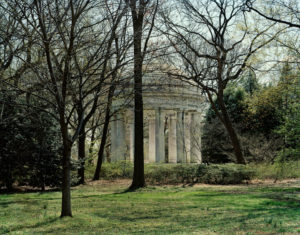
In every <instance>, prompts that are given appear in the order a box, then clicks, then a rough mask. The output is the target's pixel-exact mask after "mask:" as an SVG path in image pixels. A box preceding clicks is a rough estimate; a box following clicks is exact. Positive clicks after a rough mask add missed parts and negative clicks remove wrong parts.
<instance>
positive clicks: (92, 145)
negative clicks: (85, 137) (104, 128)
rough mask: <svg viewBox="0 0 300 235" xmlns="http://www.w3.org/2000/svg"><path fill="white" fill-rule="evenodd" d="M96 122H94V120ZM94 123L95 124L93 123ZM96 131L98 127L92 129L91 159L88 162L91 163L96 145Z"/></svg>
mask: <svg viewBox="0 0 300 235" xmlns="http://www.w3.org/2000/svg"><path fill="white" fill-rule="evenodd" d="M92 123H94V122H92ZM92 125H93V124H92ZM95 133H96V128H95V127H93V129H92V135H91V140H90V141H91V144H90V146H89V157H88V158H89V160H88V163H89V164H91V163H92V162H93V149H94V146H95Z"/></svg>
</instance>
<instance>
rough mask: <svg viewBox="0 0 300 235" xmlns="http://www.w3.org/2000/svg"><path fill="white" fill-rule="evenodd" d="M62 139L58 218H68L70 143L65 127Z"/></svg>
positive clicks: (69, 212) (69, 207)
mask: <svg viewBox="0 0 300 235" xmlns="http://www.w3.org/2000/svg"><path fill="white" fill-rule="evenodd" d="M62 138H63V159H62V161H63V162H62V165H63V178H62V204H61V215H60V217H66V216H70V217H72V211H71V147H72V143H71V141H70V140H69V139H68V131H67V127H65V126H64V127H62Z"/></svg>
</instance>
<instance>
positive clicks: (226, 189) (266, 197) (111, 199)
mask: <svg viewBox="0 0 300 235" xmlns="http://www.w3.org/2000/svg"><path fill="white" fill-rule="evenodd" d="M129 184H130V180H125V181H124V180H123V181H117V182H111V181H110V182H107V181H106V182H105V181H98V183H97V184H92V185H82V186H78V187H75V188H73V189H72V206H73V211H74V217H73V218H63V219H59V208H60V203H61V202H60V198H61V194H60V192H45V193H16V194H4V195H0V234H77V235H79V234H89V235H90V234H249V235H250V234H282V233H285V234H298V233H299V232H300V228H299V221H300V214H299V211H300V207H299V200H300V197H299V195H300V188H299V183H298V184H292V183H291V184H290V185H289V184H287V183H285V184H279V185H278V184H277V185H276V186H274V184H273V186H272V185H271V186H270V185H263V186H262V185H259V186H257V185H249V186H243V185H242V186H205V185H204V186H201V185H200V186H199V185H198V186H194V187H188V186H151V187H149V186H148V187H146V188H144V189H140V190H137V191H135V192H125V190H126V189H127V188H128V186H129Z"/></svg>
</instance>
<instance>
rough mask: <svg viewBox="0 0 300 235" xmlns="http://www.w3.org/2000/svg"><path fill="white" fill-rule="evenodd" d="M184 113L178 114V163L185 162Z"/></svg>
mask: <svg viewBox="0 0 300 235" xmlns="http://www.w3.org/2000/svg"><path fill="white" fill-rule="evenodd" d="M183 120H184V112H183V111H179V112H177V123H176V132H177V133H176V134H177V138H176V140H177V162H180V163H182V162H185V156H184V121H183Z"/></svg>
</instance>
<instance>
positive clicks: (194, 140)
mask: <svg viewBox="0 0 300 235" xmlns="http://www.w3.org/2000/svg"><path fill="white" fill-rule="evenodd" d="M191 162H193V163H201V162H202V155H201V117H200V114H199V113H196V112H194V113H192V114H191Z"/></svg>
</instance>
